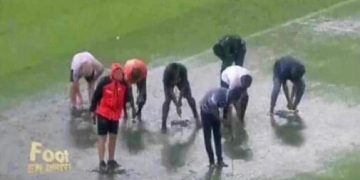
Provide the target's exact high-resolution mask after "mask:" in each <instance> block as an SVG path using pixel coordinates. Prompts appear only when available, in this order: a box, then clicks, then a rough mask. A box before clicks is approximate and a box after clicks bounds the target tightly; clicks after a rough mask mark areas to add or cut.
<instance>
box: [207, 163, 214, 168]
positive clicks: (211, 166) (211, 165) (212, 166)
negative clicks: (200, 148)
mask: <svg viewBox="0 0 360 180" xmlns="http://www.w3.org/2000/svg"><path fill="white" fill-rule="evenodd" d="M208 167H209V169H213V168H215V167H216V165H215V164H214V163H210V164H209V166H208Z"/></svg>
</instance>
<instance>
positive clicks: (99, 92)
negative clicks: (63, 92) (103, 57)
mask: <svg viewBox="0 0 360 180" xmlns="http://www.w3.org/2000/svg"><path fill="white" fill-rule="evenodd" d="M109 81H110V80H109V79H108V78H107V77H105V78H103V79H101V81H100V82H99V84H98V85H97V87H96V88H95V92H94V95H93V98H92V99H91V104H90V108H89V110H90V112H95V110H96V107H97V105H98V104H99V103H100V100H101V98H102V96H103V88H104V86H105V85H106V84H108V83H109Z"/></svg>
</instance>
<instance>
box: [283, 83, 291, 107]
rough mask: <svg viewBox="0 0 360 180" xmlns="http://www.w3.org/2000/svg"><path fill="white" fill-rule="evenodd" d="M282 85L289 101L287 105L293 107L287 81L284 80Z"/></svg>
mask: <svg viewBox="0 0 360 180" xmlns="http://www.w3.org/2000/svg"><path fill="white" fill-rule="evenodd" d="M282 87H283V91H284V94H285V97H286V101H287V104H288V105H287V106H288V107H292V106H293V104H292V101H291V99H290V93H289V88H288V86H287V83H286V81H283V82H282Z"/></svg>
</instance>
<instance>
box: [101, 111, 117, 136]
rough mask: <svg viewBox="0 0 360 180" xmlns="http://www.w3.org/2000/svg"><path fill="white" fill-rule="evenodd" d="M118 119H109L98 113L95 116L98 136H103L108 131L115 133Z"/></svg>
mask: <svg viewBox="0 0 360 180" xmlns="http://www.w3.org/2000/svg"><path fill="white" fill-rule="evenodd" d="M118 129H119V121H111V120H108V119H106V118H104V117H102V116H100V115H98V116H97V130H98V135H99V136H105V135H107V134H108V133H110V134H117V133H118Z"/></svg>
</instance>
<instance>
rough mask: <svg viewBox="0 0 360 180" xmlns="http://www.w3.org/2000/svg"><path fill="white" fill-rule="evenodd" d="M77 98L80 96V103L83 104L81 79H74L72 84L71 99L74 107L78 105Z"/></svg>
mask: <svg viewBox="0 0 360 180" xmlns="http://www.w3.org/2000/svg"><path fill="white" fill-rule="evenodd" d="M77 98H79V101H80V102H79V103H80V104H82V95H81V92H80V85H79V81H73V82H71V85H70V101H71V105H72V106H73V107H76V106H77Z"/></svg>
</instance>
